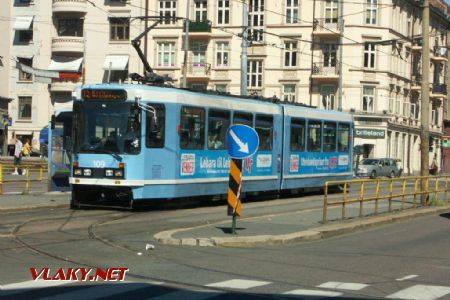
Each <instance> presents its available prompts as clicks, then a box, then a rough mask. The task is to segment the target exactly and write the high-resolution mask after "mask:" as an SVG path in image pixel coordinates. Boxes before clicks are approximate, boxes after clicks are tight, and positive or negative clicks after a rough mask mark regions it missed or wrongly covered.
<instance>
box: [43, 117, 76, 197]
mask: <svg viewBox="0 0 450 300" xmlns="http://www.w3.org/2000/svg"><path fill="white" fill-rule="evenodd" d="M50 147H51V148H50ZM50 147H49V152H48V154H49V157H48V159H49V161H50V164H49V167H50V169H49V172H50V189H51V190H52V191H69V190H70V185H69V176H70V166H71V155H72V113H71V112H70V113H61V114H59V115H58V116H57V117H56V118H55V125H54V128H53V129H51V143H50Z"/></svg>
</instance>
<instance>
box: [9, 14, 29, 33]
mask: <svg viewBox="0 0 450 300" xmlns="http://www.w3.org/2000/svg"><path fill="white" fill-rule="evenodd" d="M32 22H33V16H31V17H16V21H14V25H13V29H14V30H30V29H31V23H32Z"/></svg>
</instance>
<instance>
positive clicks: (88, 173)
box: [83, 169, 92, 176]
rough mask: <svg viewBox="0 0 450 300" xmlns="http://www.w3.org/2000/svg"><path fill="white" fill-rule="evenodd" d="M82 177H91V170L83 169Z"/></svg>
mask: <svg viewBox="0 0 450 300" xmlns="http://www.w3.org/2000/svg"><path fill="white" fill-rule="evenodd" d="M83 175H84V176H91V175H92V170H91V169H84V170H83Z"/></svg>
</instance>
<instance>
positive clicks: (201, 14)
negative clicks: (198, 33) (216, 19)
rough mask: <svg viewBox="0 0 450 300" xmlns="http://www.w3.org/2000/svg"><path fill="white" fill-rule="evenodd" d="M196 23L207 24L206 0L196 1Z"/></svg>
mask: <svg viewBox="0 0 450 300" xmlns="http://www.w3.org/2000/svg"><path fill="white" fill-rule="evenodd" d="M194 3H195V21H196V22H206V20H208V2H207V1H206V0H195V1H194Z"/></svg>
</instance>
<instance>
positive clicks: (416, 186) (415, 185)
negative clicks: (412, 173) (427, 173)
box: [413, 178, 419, 208]
mask: <svg viewBox="0 0 450 300" xmlns="http://www.w3.org/2000/svg"><path fill="white" fill-rule="evenodd" d="M418 188H419V178H416V179H415V182H414V200H413V208H416V206H417V189H418Z"/></svg>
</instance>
